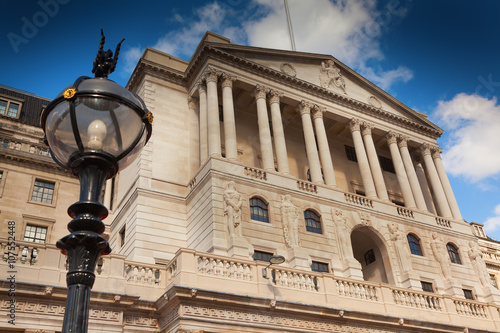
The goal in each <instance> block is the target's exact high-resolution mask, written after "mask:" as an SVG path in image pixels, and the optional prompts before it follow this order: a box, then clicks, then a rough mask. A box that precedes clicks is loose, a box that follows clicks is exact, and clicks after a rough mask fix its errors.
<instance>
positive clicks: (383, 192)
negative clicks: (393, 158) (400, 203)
mask: <svg viewBox="0 0 500 333" xmlns="http://www.w3.org/2000/svg"><path fill="white" fill-rule="evenodd" d="M372 128H373V125H371V124H369V123H366V122H363V126H362V131H361V134H362V135H363V141H364V143H365V148H366V155H367V156H368V161H369V162H370V169H371V171H372V175H373V182H374V183H375V189H376V190H377V194H378V197H379V199H380V200H384V201H389V195H388V194H387V188H386V187H385V181H384V175H383V174H382V169H381V168H380V162H379V160H378V155H377V151H376V150H375V144H374V143H373V138H372Z"/></svg>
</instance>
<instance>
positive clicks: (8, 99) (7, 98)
mask: <svg viewBox="0 0 500 333" xmlns="http://www.w3.org/2000/svg"><path fill="white" fill-rule="evenodd" d="M0 100H3V101H5V102H7V104H6V105H5V113H0V116H1V117H6V118H11V119H19V115H20V114H21V110H22V108H23V104H24V101H23V100H19V99H16V98H12V97H11V96H6V95H0ZM11 103H14V104H17V105H19V107H18V108H17V113H16V115H15V116H9V115H8V114H9V110H10V104H11Z"/></svg>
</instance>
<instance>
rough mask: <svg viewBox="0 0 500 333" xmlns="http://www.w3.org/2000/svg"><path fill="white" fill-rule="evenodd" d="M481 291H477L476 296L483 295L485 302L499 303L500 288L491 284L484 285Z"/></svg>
mask: <svg viewBox="0 0 500 333" xmlns="http://www.w3.org/2000/svg"><path fill="white" fill-rule="evenodd" d="M481 292H482V295H479V293H478V295H477V296H483V297H484V301H485V302H488V303H496V304H500V290H498V289H496V288H495V287H493V286H491V287H490V286H486V287H483V288H482V289H481Z"/></svg>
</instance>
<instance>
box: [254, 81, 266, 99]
mask: <svg viewBox="0 0 500 333" xmlns="http://www.w3.org/2000/svg"><path fill="white" fill-rule="evenodd" d="M268 90H269V89H267V88H266V87H264V86H261V85H260V84H258V85H256V86H255V89H254V91H253V95H254V96H255V99H260V98H264V99H265V98H266V94H267V91H268Z"/></svg>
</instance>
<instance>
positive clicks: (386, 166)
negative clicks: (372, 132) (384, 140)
mask: <svg viewBox="0 0 500 333" xmlns="http://www.w3.org/2000/svg"><path fill="white" fill-rule="evenodd" d="M378 160H379V161H380V167H381V168H382V170H384V171H387V172H391V173H396V171H395V170H394V164H392V160H391V159H390V158H387V157H384V156H379V157H378Z"/></svg>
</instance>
